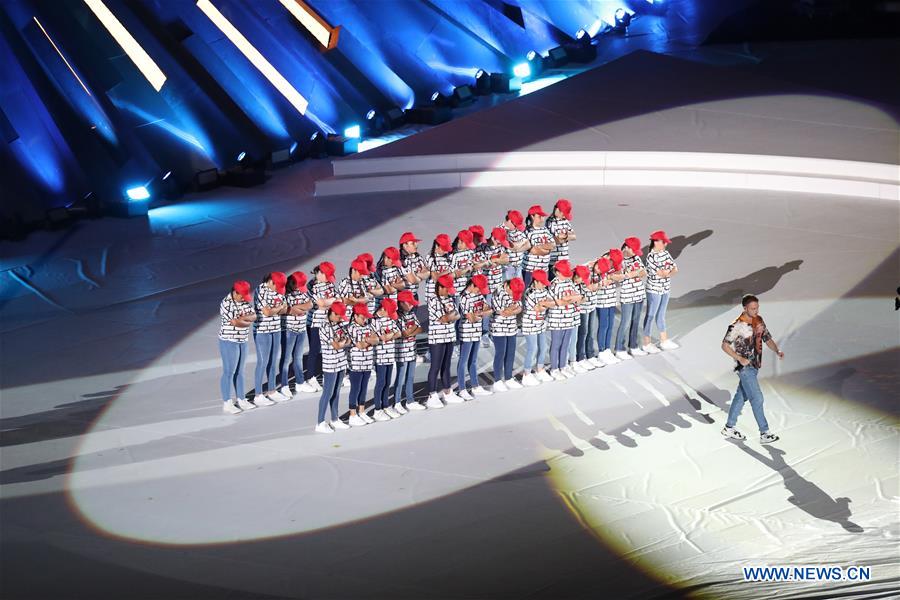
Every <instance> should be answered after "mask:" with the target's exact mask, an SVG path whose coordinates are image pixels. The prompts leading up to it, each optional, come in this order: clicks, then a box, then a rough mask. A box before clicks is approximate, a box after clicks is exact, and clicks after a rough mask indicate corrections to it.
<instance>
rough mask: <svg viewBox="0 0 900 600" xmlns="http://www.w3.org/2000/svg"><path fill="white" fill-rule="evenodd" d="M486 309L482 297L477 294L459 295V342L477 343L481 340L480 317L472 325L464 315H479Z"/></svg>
mask: <svg viewBox="0 0 900 600" xmlns="http://www.w3.org/2000/svg"><path fill="white" fill-rule="evenodd" d="M485 308H486V306H485V301H484V296H482V295H481V294H479V293H478V292H475V293H474V294H473V293H469V292H463V293H462V294H460V295H459V314H460V325H459V341H461V342H477V341H478V340H480V339H481V333H482V332H481V317H478V320H477V321H476V322H474V323H471V322H470V321H469V320H468V319H467V318H466V315H467V314H469V313H480V312H481V311H483V310H484V309H485Z"/></svg>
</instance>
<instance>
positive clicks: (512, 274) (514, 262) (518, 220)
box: [500, 210, 531, 281]
mask: <svg viewBox="0 0 900 600" xmlns="http://www.w3.org/2000/svg"><path fill="white" fill-rule="evenodd" d="M500 227H501V228H502V229H503V230H504V231H505V232H506V239H507V241H509V263H508V264H507V265H506V267H505V268H504V270H503V279H505V280H507V281H508V280H510V279H514V278H516V277H521V276H522V263H523V262H524V261H525V252H527V251H528V249H529V248H531V244H530V243H529V242H528V239H527V238H526V237H525V234H524V233H523V232H524V231H525V219H524V217H522V213H520V212H519V211H517V210H511V211H508V212H507V213H506V219H504V221H503V223H501V224H500Z"/></svg>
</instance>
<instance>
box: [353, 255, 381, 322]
mask: <svg viewBox="0 0 900 600" xmlns="http://www.w3.org/2000/svg"><path fill="white" fill-rule="evenodd" d="M356 260H362V261H364V262H365V263H366V270H368V271H369V273H368V274H367V275H366V276H365V277H364V281H365V284H366V291H367V293H368V294H369V300H368V301H367V302H366V306H367V307H368V308H369V312H370V313H373V314H374V313H375V308H376V307H377V306H378V302H379V301H380V300H381V297H382V296H384V288H383V287H381V282H380V281H378V279H377V278H376V277H375V257H374V256H372V255H371V254H369V253H368V252H366V253H364V254H360V255H359V256H357V257H356Z"/></svg>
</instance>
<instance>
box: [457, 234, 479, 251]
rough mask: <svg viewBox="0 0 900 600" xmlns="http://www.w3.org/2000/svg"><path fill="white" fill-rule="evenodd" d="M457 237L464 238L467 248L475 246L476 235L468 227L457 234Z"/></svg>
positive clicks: (470, 248)
mask: <svg viewBox="0 0 900 600" xmlns="http://www.w3.org/2000/svg"><path fill="white" fill-rule="evenodd" d="M456 237H457V238H459V239H460V240H462V241H463V242H464V243H465V244H466V248H468V249H469V250H472V249H474V248H475V236H473V235H472V232H471V231H469V230H468V229H463V230H462V231H460V232H459V233H457V234H456Z"/></svg>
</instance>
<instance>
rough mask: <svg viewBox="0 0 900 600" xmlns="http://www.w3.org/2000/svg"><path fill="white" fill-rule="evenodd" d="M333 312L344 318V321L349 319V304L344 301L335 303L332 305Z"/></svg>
mask: <svg viewBox="0 0 900 600" xmlns="http://www.w3.org/2000/svg"><path fill="white" fill-rule="evenodd" d="M331 312H333V313H334V314H336V315H338V316H340V317H341V319H343V320H344V321H346V320H348V319H347V305H346V304H344V303H343V302H335V303H333V304H332V305H331Z"/></svg>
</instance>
